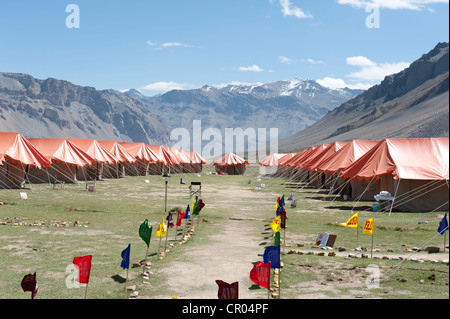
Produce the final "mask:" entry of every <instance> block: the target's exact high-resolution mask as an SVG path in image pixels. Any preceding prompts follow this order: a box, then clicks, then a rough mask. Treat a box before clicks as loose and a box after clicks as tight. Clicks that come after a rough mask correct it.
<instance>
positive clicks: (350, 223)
mask: <svg viewBox="0 0 450 319" xmlns="http://www.w3.org/2000/svg"><path fill="white" fill-rule="evenodd" d="M341 226H344V227H352V228H358V213H356V214H355V215H353V216H352V217H350V219H349V220H347V222H346V223H341Z"/></svg>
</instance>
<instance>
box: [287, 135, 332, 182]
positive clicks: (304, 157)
mask: <svg viewBox="0 0 450 319" xmlns="http://www.w3.org/2000/svg"><path fill="white" fill-rule="evenodd" d="M327 146H328V144H322V145H320V146H317V147H316V146H312V147H310V148H308V149H306V150H303V151H301V152H300V153H297V154H296V155H295V156H294V157H292V158H291V159H290V160H289V161H287V162H286V163H285V164H284V165H285V166H287V167H289V168H290V169H291V179H294V180H300V181H303V182H306V181H309V171H307V170H305V169H303V167H304V165H305V164H306V163H307V162H308V161H310V160H311V159H313V158H314V157H315V156H317V155H318V154H320V153H321V152H323V151H324V150H325V149H326V147H327ZM292 174H293V175H292Z"/></svg>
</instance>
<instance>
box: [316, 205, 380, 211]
mask: <svg viewBox="0 0 450 319" xmlns="http://www.w3.org/2000/svg"><path fill="white" fill-rule="evenodd" d="M324 208H326V209H339V210H353V211H368V210H372V206H356V207H353V206H327V207H324Z"/></svg>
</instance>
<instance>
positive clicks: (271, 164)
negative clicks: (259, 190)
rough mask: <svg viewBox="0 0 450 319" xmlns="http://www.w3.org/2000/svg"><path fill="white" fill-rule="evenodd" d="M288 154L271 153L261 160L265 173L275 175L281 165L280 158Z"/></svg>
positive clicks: (260, 163)
mask: <svg viewBox="0 0 450 319" xmlns="http://www.w3.org/2000/svg"><path fill="white" fill-rule="evenodd" d="M284 156H286V154H277V153H274V154H271V155H269V156H267V157H266V158H265V159H263V160H262V161H261V162H259V165H261V166H264V169H265V171H264V170H263V173H265V174H266V175H273V174H274V173H276V172H277V171H278V167H279V166H280V163H279V161H280V159H281V158H283V157H284Z"/></svg>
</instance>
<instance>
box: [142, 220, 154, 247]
mask: <svg viewBox="0 0 450 319" xmlns="http://www.w3.org/2000/svg"><path fill="white" fill-rule="evenodd" d="M139 236H140V237H141V238H142V240H143V241H145V243H146V244H147V247H148V246H150V238H151V237H152V227H150V226H149V225H148V220H147V219H146V220H145V221H144V222H143V223H142V224H141V226H140V227H139Z"/></svg>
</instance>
